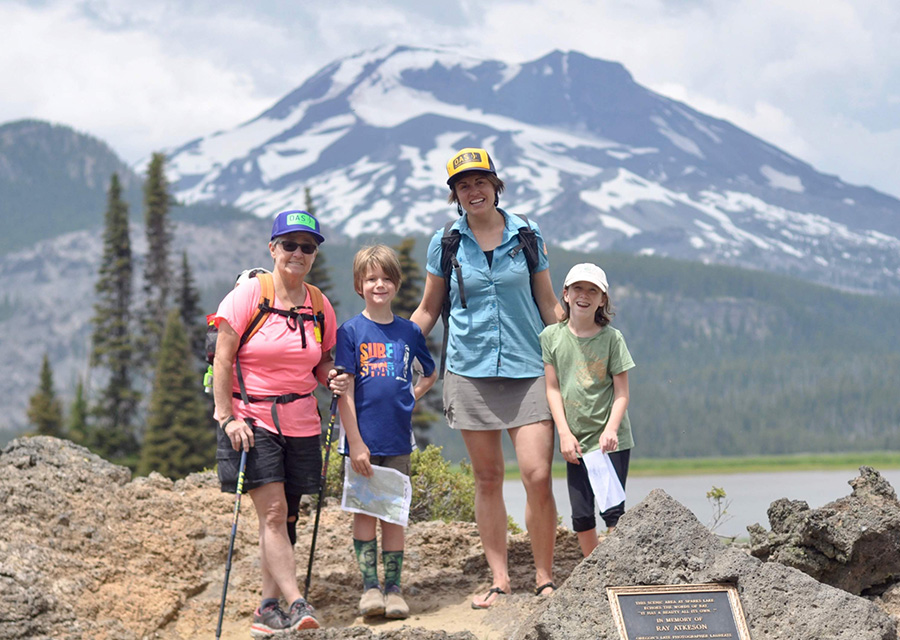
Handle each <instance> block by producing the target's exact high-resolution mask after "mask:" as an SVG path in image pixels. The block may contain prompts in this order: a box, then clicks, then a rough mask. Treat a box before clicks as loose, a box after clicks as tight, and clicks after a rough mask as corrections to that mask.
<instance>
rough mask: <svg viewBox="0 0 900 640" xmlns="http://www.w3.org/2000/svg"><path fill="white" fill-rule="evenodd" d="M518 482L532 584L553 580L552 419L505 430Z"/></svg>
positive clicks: (554, 509)
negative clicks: (516, 463) (523, 499)
mask: <svg viewBox="0 0 900 640" xmlns="http://www.w3.org/2000/svg"><path fill="white" fill-rule="evenodd" d="M509 436H510V438H512V441H513V445H514V446H515V448H516V458H517V459H518V461H519V471H520V472H521V474H522V483H523V484H524V485H525V496H526V503H525V527H526V528H527V529H528V535H529V537H530V538H531V552H532V555H533V556H534V568H535V584H536V586H542V585H545V584H547V583H548V582H552V581H553V548H554V546H555V544H556V501H555V500H554V499H553V485H552V478H551V465H552V464H553V423H552V422H550V421H549V420H544V421H542V422H537V423H535V424H529V425H525V426H522V427H516V428H515V429H510V430H509Z"/></svg>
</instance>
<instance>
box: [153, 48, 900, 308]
mask: <svg viewBox="0 0 900 640" xmlns="http://www.w3.org/2000/svg"><path fill="white" fill-rule="evenodd" d="M464 146H478V147H480V146H484V147H487V148H488V149H489V150H490V151H491V152H492V153H493V154H494V159H495V161H496V163H497V166H498V169H499V171H500V174H501V176H502V177H503V178H504V180H506V182H507V185H508V192H507V194H506V195H504V197H503V202H504V203H506V204H507V205H508V206H509V207H510V208H511V210H513V211H516V212H519V213H524V214H527V215H529V216H531V217H532V218H533V219H535V220H536V221H538V222H539V223H540V224H541V225H542V226H543V227H544V228H545V229H546V230H548V232H549V233H548V237H549V238H550V239H551V241H552V242H554V243H556V244H560V245H561V246H563V247H565V248H570V249H580V250H596V249H616V250H622V251H627V252H630V253H649V254H657V255H665V256H674V257H681V258H687V259H691V260H701V261H707V262H718V263H726V264H734V265H742V266H748V267H752V268H761V269H768V270H773V271H778V272H782V273H791V274H795V275H800V276H802V277H805V278H808V279H812V280H815V281H818V282H823V283H827V284H829V285H831V286H840V287H844V288H849V289H857V290H864V291H880V292H885V291H887V292H893V293H898V292H900V201H898V200H897V199H895V198H892V197H890V196H887V195H884V194H881V193H878V192H876V191H874V190H872V189H869V188H864V187H855V186H852V185H849V184H846V183H844V182H842V181H841V180H840V179H839V178H838V177H835V176H830V175H825V174H822V173H819V172H817V171H816V170H815V169H814V168H813V167H811V166H810V165H808V164H807V163H804V162H803V161H802V160H799V159H798V158H795V157H792V156H790V155H789V154H787V153H785V152H783V151H781V150H780V149H778V148H776V147H774V146H772V145H770V144H768V143H766V142H765V141H763V140H760V139H758V138H755V137H754V136H752V135H750V134H748V133H746V132H745V131H742V130H741V129H739V128H737V127H735V126H734V125H732V124H730V123H728V122H726V121H723V120H720V119H717V118H712V117H710V116H707V115H705V114H703V113H701V112H699V111H697V110H695V109H692V108H691V107H690V106H689V105H686V104H684V103H680V102H678V101H675V100H672V99H669V98H666V97H664V96H661V95H659V94H656V93H654V92H652V91H650V90H648V89H647V88H645V87H642V86H641V85H639V84H638V83H636V82H635V81H634V79H633V78H632V77H631V75H630V74H629V73H628V71H627V70H626V69H625V68H624V67H622V65H620V64H617V63H614V62H608V61H604V60H598V59H593V58H589V57H587V56H585V55H582V54H580V53H577V52H559V51H555V52H553V53H550V54H548V55H546V56H544V57H543V58H540V59H538V60H533V61H530V62H527V63H523V64H507V63H505V62H502V61H499V60H491V59H481V58H475V57H471V56H466V55H463V54H462V53H460V52H459V51H455V50H449V49H421V48H419V49H416V48H408V47H396V48H390V47H387V48H380V49H376V50H373V51H366V52H362V53H360V54H357V55H354V56H351V57H348V58H345V59H342V60H337V61H335V62H334V63H332V64H331V65H329V66H327V67H325V68H323V69H322V70H321V71H319V72H318V73H317V74H315V75H314V76H313V77H311V78H309V79H308V80H307V81H306V82H304V83H303V85H301V86H300V87H299V88H297V89H296V90H295V91H293V92H291V93H290V94H288V95H287V96H285V97H284V98H283V99H282V100H280V101H279V102H278V103H277V104H275V105H273V106H272V108H270V109H268V110H267V111H265V112H264V113H262V114H260V115H259V116H258V117H256V118H254V119H253V120H250V121H249V122H245V123H243V124H241V125H239V126H235V127H234V128H233V129H230V130H227V131H220V132H217V133H215V134H212V135H209V136H205V137H200V138H197V139H195V140H192V141H190V142H188V143H186V144H184V145H182V146H181V147H179V148H177V149H173V150H171V151H170V153H169V160H170V169H171V175H172V180H173V187H174V189H175V191H176V193H177V195H178V197H179V198H181V199H183V200H185V201H187V202H200V201H212V202H221V203H229V204H234V205H237V206H239V207H243V208H246V209H249V210H251V211H253V212H255V213H257V214H258V215H260V216H264V217H266V216H271V215H272V214H273V213H274V212H276V211H277V210H279V209H283V208H287V207H297V206H302V204H303V202H304V188H305V187H310V188H311V190H312V192H313V194H314V196H315V198H316V204H317V206H318V208H319V211H320V213H321V215H322V218H323V221H324V222H325V223H326V224H327V225H328V226H329V227H330V228H332V229H334V230H336V231H338V232H340V233H342V234H345V235H348V236H353V237H358V236H364V235H366V234H379V233H395V234H400V235H409V234H414V233H430V232H431V231H433V230H434V229H435V228H437V227H439V226H441V225H442V224H443V222H444V221H445V220H447V219H448V217H453V216H455V213H454V212H453V210H452V209H451V208H449V207H448V206H447V204H446V187H445V186H444V181H445V179H446V173H445V163H446V161H447V159H448V158H449V157H450V156H451V155H452V153H453V151H454V150H455V149H458V148H461V147H464Z"/></svg>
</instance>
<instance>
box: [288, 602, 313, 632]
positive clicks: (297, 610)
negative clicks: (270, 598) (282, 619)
mask: <svg viewBox="0 0 900 640" xmlns="http://www.w3.org/2000/svg"><path fill="white" fill-rule="evenodd" d="M285 628H286V629H290V630H291V631H294V630H296V629H318V628H319V621H318V620H316V612H315V610H314V609H313V608H312V605H310V604H309V603H308V602H307V601H306V600H304V599H303V598H300V599H299V600H296V601H294V604H292V605H291V608H290V609H288V612H287V627H285Z"/></svg>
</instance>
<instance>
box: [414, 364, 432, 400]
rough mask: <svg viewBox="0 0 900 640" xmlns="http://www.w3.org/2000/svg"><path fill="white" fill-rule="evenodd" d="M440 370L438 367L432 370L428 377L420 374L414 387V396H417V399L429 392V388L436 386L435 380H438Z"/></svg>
mask: <svg viewBox="0 0 900 640" xmlns="http://www.w3.org/2000/svg"><path fill="white" fill-rule="evenodd" d="M437 377H438V372H437V369H435V370H434V371H432V372H431V375H430V376H428V377H425V376H419V379H418V381H416V386H414V387H413V396H414V397H415V398H416V401H418V400H419V398H421V397H422V396H424V395H425V394H426V393H428V390H429V389H431V387H433V386H434V383H435V381H436V380H437Z"/></svg>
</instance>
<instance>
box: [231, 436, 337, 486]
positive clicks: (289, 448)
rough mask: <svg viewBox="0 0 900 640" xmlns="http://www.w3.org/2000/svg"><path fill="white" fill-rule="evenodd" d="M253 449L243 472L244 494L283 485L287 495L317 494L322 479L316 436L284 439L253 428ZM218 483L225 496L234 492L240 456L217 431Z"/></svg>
mask: <svg viewBox="0 0 900 640" xmlns="http://www.w3.org/2000/svg"><path fill="white" fill-rule="evenodd" d="M253 440H254V446H253V447H251V448H250V451H249V452H248V453H247V468H246V469H245V470H244V492H247V491H250V490H251V489H256V488H258V487H261V486H263V485H264V484H269V483H270V482H283V483H284V492H285V493H286V494H288V495H295V496H300V495H306V494H313V493H318V492H319V481H320V480H321V477H322V449H321V445H320V443H319V436H307V437H304V438H291V437H285V438H284V439H283V440H282V438H281V437H280V436H279V435H278V434H277V433H272V432H271V431H268V430H267V429H263V428H262V427H253ZM216 460H217V461H218V463H219V465H218V474H219V483H220V484H221V485H222V491H223V492H225V493H234V492H235V491H237V476H238V469H239V468H240V465H241V452H240V451H235V450H234V449H233V448H232V447H231V440H229V439H228V436H226V435H225V431H224V430H222V429H218V445H217V449H216Z"/></svg>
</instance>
